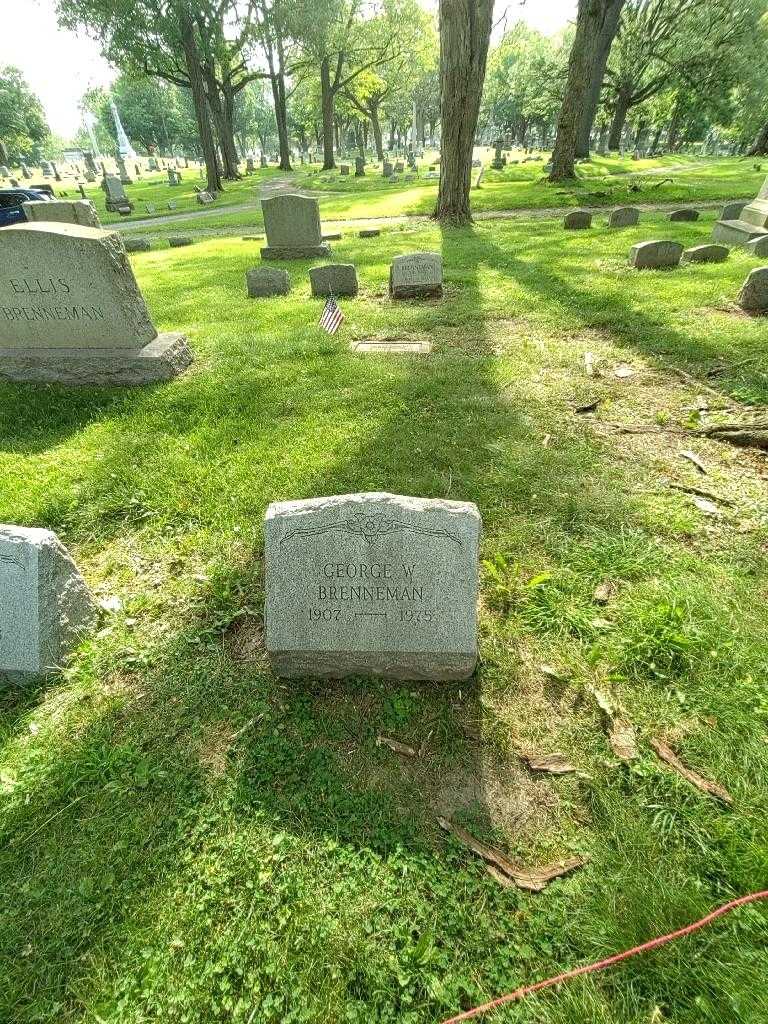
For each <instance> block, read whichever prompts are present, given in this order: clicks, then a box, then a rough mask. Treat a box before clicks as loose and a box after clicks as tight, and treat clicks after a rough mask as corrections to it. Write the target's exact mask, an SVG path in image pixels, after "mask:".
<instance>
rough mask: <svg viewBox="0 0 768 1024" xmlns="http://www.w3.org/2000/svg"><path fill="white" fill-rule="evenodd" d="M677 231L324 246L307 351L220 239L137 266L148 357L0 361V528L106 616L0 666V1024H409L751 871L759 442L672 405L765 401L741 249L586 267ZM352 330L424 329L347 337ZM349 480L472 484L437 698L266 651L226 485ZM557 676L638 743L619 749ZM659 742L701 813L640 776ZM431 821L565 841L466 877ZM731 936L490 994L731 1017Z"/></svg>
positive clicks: (581, 1021)
mask: <svg viewBox="0 0 768 1024" xmlns="http://www.w3.org/2000/svg"><path fill="white" fill-rule="evenodd" d="M489 177H490V176H489ZM489 190H490V181H489ZM746 191H747V192H749V191H752V192H754V191H756V189H754V188H752V183H750V186H749V189H747V190H746ZM740 194H744V190H740ZM713 220H714V214H713V213H710V214H707V215H706V216H705V217H703V218H702V220H701V221H699V222H698V223H695V224H686V223H676V224H670V223H669V222H668V221H666V220H664V219H663V218H662V217H660V216H645V217H644V218H643V221H642V223H641V224H640V226H638V227H635V228H628V229H624V230H619V231H612V232H609V231H608V230H607V229H606V228H605V226H604V222H603V219H602V218H601V220H600V224H599V225H598V226H596V227H594V228H593V229H592V230H591V231H589V232H569V233H565V232H563V231H562V229H561V226H560V224H559V223H558V222H556V221H535V222H533V221H531V222H525V221H495V222H481V223H478V224H476V225H475V226H474V227H472V228H470V229H466V230H455V231H445V232H441V231H440V230H439V229H438V228H437V227H436V226H435V225H432V224H429V223H425V222H417V223H414V224H411V225H400V226H398V227H396V228H392V229H388V230H386V231H385V232H384V233H383V234H382V236H381V237H380V238H378V239H373V240H369V241H363V240H360V239H358V238H353V237H347V238H345V239H344V240H343V241H342V242H340V243H335V244H334V253H335V254H336V255H337V256H338V257H339V259H340V261H341V262H353V263H355V264H356V265H357V267H358V273H359V276H360V281H361V293H360V296H359V298H357V299H355V300H349V301H345V302H344V303H343V308H344V310H345V312H346V316H347V320H346V323H345V325H344V326H343V327H342V329H341V331H340V332H339V333H338V334H337V335H336V336H335V337H333V338H328V337H327V336H326V335H324V334H323V333H322V332H321V331H320V330H319V328H318V327H317V326H316V324H317V320H318V318H319V315H320V310H321V305H322V304H321V303H320V302H318V301H313V300H311V299H310V298H309V285H308V275H307V270H308V267H309V265H310V264H309V263H297V264H291V265H290V267H289V269H290V272H291V275H292V278H293V283H294V291H293V293H292V294H291V295H290V296H289V297H287V298H285V299H268V300H248V299H247V298H246V297H245V282H244V275H245V270H246V269H247V268H248V267H250V266H253V265H254V263H256V262H258V248H259V246H258V243H255V242H244V241H242V240H240V239H234V238H225V239H211V240H207V241H202V242H199V243H197V244H196V245H194V246H193V247H189V248H185V249H179V250H174V251H172V252H169V251H166V250H161V251H155V252H149V253H141V254H137V255H135V256H133V257H132V261H133V265H134V267H135V269H136V273H137V276H138V278H139V281H140V284H141V286H142V289H143V291H144V293H145V295H146V297H147V300H148V303H149V306H150V309H151V311H152V313H153V315H154V317H155V320H156V322H157V324H158V327H159V328H160V329H164V330H168V329H174V330H183V331H186V332H187V334H188V335H189V338H190V340H191V343H192V345H193V348H194V350H195V352H196V355H197V361H196V363H195V365H194V367H193V368H192V369H191V370H190V371H189V372H188V373H187V374H186V375H184V376H182V377H180V378H179V379H178V380H176V381H175V382H173V383H171V384H168V385H164V386H158V387H155V388H147V389H142V390H133V391H119V390H98V391H97V390H74V391H73V390H67V389H63V388H59V387H55V386H49V387H33V386H21V385H10V384H0V521H2V522H10V523H20V524H25V525H37V526H46V527H49V528H51V529H54V530H56V531H57V532H58V533H59V535H60V536H61V537H62V539H63V540H64V542H65V543H66V544H67V545H68V546H69V548H70V550H71V551H72V553H73V554H74V556H75V558H76V560H77V561H78V563H79V564H80V566H81V568H82V570H83V572H84V574H85V575H86V577H87V579H88V581H89V582H90V584H91V586H92V587H93V589H94V591H95V592H96V593H97V595H98V596H99V597H100V598H102V599H103V598H114V597H117V598H119V599H120V602H121V606H120V608H119V610H117V611H113V612H112V613H110V614H107V615H105V618H104V621H103V624H102V627H101V629H100V631H99V633H98V635H97V636H96V637H95V638H94V639H93V641H92V642H90V643H89V644H87V645H86V646H85V647H84V648H83V650H82V651H81V652H80V653H79V654H78V656H77V657H76V658H75V659H74V660H73V661H72V664H71V666H70V667H69V668H68V669H67V671H66V672H65V673H64V675H63V676H62V677H61V678H60V679H58V680H52V681H49V682H47V683H46V684H44V685H39V686H34V687H30V688H28V689H25V690H18V689H6V690H4V691H0V963H2V964H3V968H2V970H0V1020H2V1021H8V1022H9V1024H11V1022H12V1024H33V1022H34V1024H41V1022H46V1024H48V1022H50V1024H74V1022H78V1024H80V1022H83V1024H85V1022H89V1024H90V1022H103V1024H144V1022H149V1021H162V1022H165V1024H198V1022H199V1024H212V1022H222V1024H224V1022H227V1024H229V1022H234V1024H262V1022H264V1024H273V1022H274V1024H278V1022H281V1024H285V1022H291V1024H299V1022H312V1024H315V1022H316V1024H320V1022H324V1024H325V1022H334V1024H335V1022H339V1024H363V1022H365V1024H370V1022H373V1021H376V1022H382V1024H390V1022H391V1024H395V1022H397V1024H434V1022H437V1021H440V1020H442V1019H443V1018H446V1017H449V1016H451V1015H452V1013H455V1012H457V1010H458V1009H459V1008H466V1007H468V1006H471V1005H473V1004H474V1003H478V1002H481V1001H484V1000H486V999H488V998H490V997H491V996H494V995H498V994H501V993H502V992H505V991H509V990H511V989H513V988H515V987H517V986H518V985H519V984H521V983H524V982H528V981H535V980H538V979H540V978H543V977H547V976H548V975H550V974H554V973H556V972H559V971H560V970H564V969H567V968H569V967H572V966H575V965H578V964H580V963H585V962H588V961H590V960H593V959H598V958H601V957H604V956H607V955H609V954H611V953H614V952H618V951H620V950H622V949H624V948H626V947H628V946H631V945H634V944H635V943H638V942H641V941H643V940H645V939H647V938H649V937H651V936H653V935H656V934H660V933H662V932H665V931H668V930H671V929H672V928H675V927H679V926H681V925H683V924H685V923H688V922H689V921H691V920H693V919H695V918H697V917H699V916H702V915H703V914H704V913H706V912H707V911H709V910H710V909H712V908H713V907H714V906H715V905H717V904H719V903H721V902H724V901H726V900H727V899H729V898H731V897H732V896H733V895H736V894H742V893H746V892H749V891H752V890H756V889H759V888H764V887H765V884H766V878H768V838H767V836H766V814H768V697H767V696H766V672H767V670H768V653H767V652H768V646H767V641H768V626H767V625H766V615H765V603H766V597H767V596H768V595H767V591H766V578H767V575H766V570H767V569H768V565H767V564H766V563H767V562H768V530H767V529H766V522H767V520H766V513H768V502H766V494H765V480H766V463H765V457H764V456H763V455H761V454H759V453H757V452H755V451H753V450H746V449H740V448H735V447H732V446H729V445H727V444H722V443H718V442H715V441H713V440H710V439H705V438H700V437H697V436H695V435H693V434H689V433H686V431H687V429H688V428H693V427H696V426H698V425H701V424H710V423H714V422H717V421H718V420H721V419H735V418H739V417H742V416H744V415H748V414H750V412H754V413H756V414H757V413H759V412H760V411H761V410H762V409H763V407H764V406H765V405H766V403H767V402H768V376H766V370H765V358H766V338H767V334H766V326H767V324H768V321H766V319H765V318H750V317H747V316H745V315H742V314H739V313H738V312H737V311H736V310H735V309H734V308H733V306H732V300H733V298H734V296H735V295H736V293H737V291H738V288H739V286H740V284H741V282H742V281H743V279H744V278H745V277H746V275H747V273H748V271H749V270H750V269H751V268H752V267H754V266H755V265H757V263H756V261H755V260H753V259H751V258H750V257H748V256H747V255H746V254H744V253H741V252H739V251H734V252H732V254H731V256H730V258H729V260H728V261H727V262H726V263H724V264H720V265H708V266H683V267H681V268H680V269H679V270H675V271H672V272H666V273H662V272H648V271H647V272H640V273H638V272H634V271H632V270H630V269H629V268H628V267H627V265H626V255H627V252H628V250H629V247H630V246H631V245H632V244H633V243H634V242H636V241H639V240H642V239H646V238H654V237H655V238H675V239H678V240H679V241H681V242H684V243H685V244H686V245H692V244H695V243H696V242H699V241H701V242H703V241H706V240H707V239H708V238H709V236H710V235H711V227H712V223H713ZM420 249H439V250H441V251H442V253H443V256H444V260H445V268H446V292H445V297H444V299H443V300H441V301H438V302H424V303H418V302H414V303H402V304H398V305H394V304H393V303H391V302H390V300H389V299H388V297H387V293H386V281H387V271H388V264H389V262H390V260H391V258H392V257H393V256H394V255H396V254H398V253H401V252H404V251H409V250H420ZM369 336H376V337H385V336H392V337H416V338H421V337H427V338H430V339H432V341H433V342H434V346H435V351H434V354H433V355H431V356H428V357H376V356H372V357H371V356H356V355H353V354H351V353H350V352H349V351H348V345H349V342H350V340H351V339H353V338H359V337H369ZM586 352H591V353H593V355H594V358H595V360H596V363H597V368H598V373H597V374H596V375H594V376H588V375H587V373H586V372H585V360H584V356H585V353H586ZM625 366H626V367H629V368H631V371H632V372H631V375H629V376H626V375H621V374H625V373H626V370H624V369H620V371H619V372H620V375H619V376H617V375H616V369H617V368H620V367H625ZM595 400H599V404H598V405H597V407H596V410H595V411H594V412H592V413H582V414H580V413H577V412H576V411H575V409H576V408H577V407H583V406H589V405H591V404H592V403H593V402H594V401H595ZM616 425H618V426H619V427H621V426H622V425H623V426H627V427H637V426H644V427H648V428H650V431H651V432H646V433H622V432H621V430H620V429H617V426H616ZM654 430H657V431H658V432H652V431H654ZM676 431H677V432H676ZM688 449H692V450H694V451H695V452H696V454H697V455H698V456H699V458H700V459H701V460H702V462H703V464H704V466H705V467H706V470H707V475H706V476H703V475H701V473H699V471H698V470H697V469H696V467H695V466H694V465H693V464H692V463H691V462H690V461H689V460H687V459H685V458H682V457H681V455H680V452H681V451H682V450H688ZM678 488H696V489H700V490H705V491H706V492H707V493H709V494H710V495H715V496H716V497H717V501H716V512H715V513H712V512H711V510H710V512H707V511H704V510H702V509H701V508H700V507H699V506H698V505H697V504H696V497H697V496H696V495H694V494H692V493H690V492H689V491H686V490H680V489H678ZM359 490H390V491H394V492H398V493H403V494H413V495H424V496H434V497H450V498H456V499H463V500H470V501H475V502H477V504H478V505H479V507H480V509H481V512H482V514H483V517H484V538H483V545H482V557H483V567H482V580H481V609H480V623H481V624H480V646H481V663H480V666H479V668H478V671H477V674H476V678H475V679H474V680H473V681H472V682H471V683H470V684H468V685H463V686H457V685H455V684H421V683H417V684H400V683H397V682H391V681H376V680H372V679H369V678H354V679H350V680H346V681H344V682H320V681H309V680H307V681H292V682H290V683H287V682H281V681H279V680H278V679H276V678H274V677H273V676H272V675H271V673H270V671H269V669H268V667H267V665H266V662H265V657H264V651H263V645H262V622H261V614H262V607H263V584H262V572H263V566H262V531H261V523H262V518H263V515H264V511H265V509H266V506H267V504H268V503H269V502H270V501H273V500H279V499H291V498H302V497H307V496H312V495H325V494H339V493H345V492H348V491H359ZM710 500H711V499H710ZM603 584H606V585H607V586H606V587H605V588H604V591H605V593H604V600H605V602H606V603H597V601H596V600H595V596H594V595H595V592H596V588H598V587H599V586H601V585H603ZM595 688H596V689H597V690H599V691H601V692H603V693H605V694H607V695H610V696H611V698H612V700H613V701H614V702H615V703H617V704H620V705H621V706H622V707H623V709H624V710H623V712H622V714H623V716H624V717H625V718H626V719H627V720H628V721H630V722H631V723H632V725H633V726H634V728H635V730H636V738H637V744H638V750H639V756H638V757H637V758H636V759H634V760H632V761H631V762H630V763H624V762H623V761H621V760H619V759H618V758H617V757H616V756H615V754H614V753H613V750H612V747H611V745H610V743H609V738H608V736H607V735H606V722H605V719H604V716H603V715H602V713H601V712H600V710H599V708H598V704H597V701H596V698H595V693H594V690H595ZM380 733H383V734H385V735H387V736H391V737H394V738H396V739H398V740H400V741H402V742H404V743H407V744H410V745H412V746H414V747H416V748H417V749H420V750H421V756H419V757H417V758H404V757H401V756H399V755H397V754H395V753H393V752H392V751H391V750H389V749H388V748H386V747H379V746H377V745H376V736H377V735H378V734H380ZM659 737H663V738H666V740H667V741H668V742H669V743H670V744H671V746H672V747H673V748H674V749H675V750H676V751H677V752H678V754H679V755H680V757H681V758H682V759H683V760H684V761H685V763H686V764H688V765H690V766H691V767H692V768H694V769H695V770H696V771H698V772H699V773H700V774H701V775H703V776H705V777H707V778H709V779H713V780H716V781H718V782H719V783H720V784H721V785H723V786H725V787H727V789H728V790H729V792H730V793H731V795H732V797H733V805H732V806H731V807H726V806H724V805H721V804H720V803H718V802H717V801H715V800H714V799H712V798H710V797H707V796H705V795H704V794H702V793H701V792H699V791H698V790H697V789H695V788H693V787H692V786H691V785H690V784H689V783H688V782H686V781H684V780H683V779H682V778H681V777H680V776H679V775H677V774H676V773H674V772H671V771H670V770H669V769H668V768H667V767H666V766H664V765H663V764H662V763H661V762H660V761H659V759H658V758H657V757H656V755H655V754H654V752H653V750H652V748H651V747H650V744H649V741H650V740H651V739H652V738H659ZM526 751H535V752H538V753H552V752H555V751H560V752H562V753H564V754H565V755H566V756H567V757H568V758H569V760H570V761H571V762H572V763H573V764H574V766H575V767H577V768H578V773H577V774H568V775H563V776H561V777H554V776H551V775H546V774H542V773H539V772H534V771H531V770H529V769H528V768H527V767H526V765H525V764H524V762H523V760H522V759H521V756H520V755H521V753H524V752H526ZM439 815H444V816H447V817H450V818H451V819H452V820H453V821H454V822H456V823H458V824H461V825H463V826H465V827H466V828H468V829H469V830H470V831H472V833H473V834H474V835H476V836H477V837H479V838H481V839H482V840H484V841H486V842H489V843H493V844H496V845H498V846H500V847H502V848H503V849H504V850H506V851H508V853H509V856H510V857H511V858H512V859H513V860H515V862H517V863H519V864H521V865H524V866H535V865H541V864H545V863H547V862H550V861H552V860H556V859H560V858H564V857H567V856H571V855H574V854H579V855H583V856H585V857H588V858H589V860H588V863H587V864H586V866H585V867H584V868H582V869H581V870H579V871H577V872H576V873H574V874H572V875H571V876H569V877H567V878H564V879H561V880H558V881H555V882H553V883H552V884H551V885H550V886H549V887H548V888H547V889H546V890H545V891H544V892H542V893H540V894H538V895H533V894H530V893H525V892H522V891H520V890H518V889H516V888H503V887H501V886H500V885H499V884H498V882H497V881H495V880H494V879H493V878H492V877H490V876H489V875H488V874H487V873H486V871H485V869H484V865H483V863H482V862H481V861H479V859H477V858H476V857H474V856H473V855H472V854H471V853H469V852H468V851H467V850H466V849H465V848H463V847H461V846H460V845H458V843H457V842H456V841H455V840H453V839H452V838H450V837H447V836H446V835H445V833H443V832H441V830H440V828H439V826H438V824H437V817H438V816H439ZM766 942H768V916H767V915H766V910H765V908H764V907H754V908H747V909H745V910H742V911H739V912H737V913H736V914H734V915H731V916H730V917H728V918H725V919H723V920H721V921H720V922H718V923H716V924H715V925H714V926H712V927H711V928H710V929H709V930H708V931H706V932H703V933H700V934H699V935H697V936H694V937H692V938H688V939H684V940H681V941H680V942H678V943H675V944H673V945H671V946H668V947H666V948H665V949H663V950H660V951H658V952H655V953H651V954H648V955H646V956H645V957H643V958H640V959H635V960H632V961H630V962H628V963H627V964H626V965H623V966H621V967H618V968H615V969H614V970H613V971H611V972H607V973H605V974H603V975H599V976H595V977H594V978H592V979H579V980H576V981H574V982H571V983H570V984H569V985H568V986H567V987H565V988H563V989H562V990H560V991H555V992H550V993H547V994H544V995H542V996H541V997H534V998H532V999H529V1000H528V1001H527V1002H525V1003H524V1004H521V1005H518V1006H515V1007H511V1008H508V1009H506V1010H504V1011H502V1012H500V1013H499V1014H498V1015H497V1016H496V1017H495V1018H494V1020H498V1021H502V1020H503V1021H509V1022H513V1021H514V1022H516V1024H585V1022H587V1021H589V1022H590V1024H593V1022H594V1024H726V1022H728V1024H732V1022H739V1024H747V1022H748V1024H764V1022H765V1021H766V1019H768V961H766V956H765V948H766Z"/></svg>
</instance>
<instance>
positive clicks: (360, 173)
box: [355, 156, 365, 178]
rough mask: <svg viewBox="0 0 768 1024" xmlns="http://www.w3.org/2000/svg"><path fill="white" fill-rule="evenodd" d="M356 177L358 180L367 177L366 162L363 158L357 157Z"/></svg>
mask: <svg viewBox="0 0 768 1024" xmlns="http://www.w3.org/2000/svg"><path fill="white" fill-rule="evenodd" d="M355 177H356V178H364V177H365V160H363V158H362V157H361V156H356V157H355Z"/></svg>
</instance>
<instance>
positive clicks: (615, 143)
mask: <svg viewBox="0 0 768 1024" xmlns="http://www.w3.org/2000/svg"><path fill="white" fill-rule="evenodd" d="M628 112H629V96H628V95H627V94H626V93H624V92H620V93H619V95H618V96H617V97H616V108H615V110H614V111H613V120H612V121H611V130H610V132H609V134H608V149H621V133H622V132H623V131H624V124H625V122H626V120H627V113H628Z"/></svg>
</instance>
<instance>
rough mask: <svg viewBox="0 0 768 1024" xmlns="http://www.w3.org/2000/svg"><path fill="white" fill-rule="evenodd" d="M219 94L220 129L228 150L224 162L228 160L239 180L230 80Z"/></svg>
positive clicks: (233, 96) (233, 97)
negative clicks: (221, 121)
mask: <svg viewBox="0 0 768 1024" xmlns="http://www.w3.org/2000/svg"><path fill="white" fill-rule="evenodd" d="M221 95H222V114H223V123H222V129H223V131H224V132H225V133H226V141H225V143H224V146H225V148H226V149H227V151H228V155H227V158H226V160H225V163H227V162H228V163H229V165H230V168H232V169H234V172H235V179H237V180H239V178H240V177H241V175H240V157H239V156H238V152H237V146H236V145H235V93H234V91H233V89H232V84H231V82H229V81H226V82H225V83H224V84H223V85H222V88H221Z"/></svg>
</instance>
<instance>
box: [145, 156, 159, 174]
mask: <svg viewBox="0 0 768 1024" xmlns="http://www.w3.org/2000/svg"><path fill="white" fill-rule="evenodd" d="M147 167H148V168H149V170H150V171H159V170H160V167H159V165H158V163H157V160H156V159H155V158H154V157H153V156H151V157H150V158H149V160H148V161H147Z"/></svg>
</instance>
